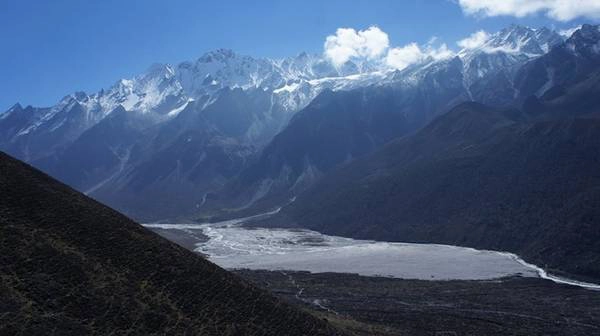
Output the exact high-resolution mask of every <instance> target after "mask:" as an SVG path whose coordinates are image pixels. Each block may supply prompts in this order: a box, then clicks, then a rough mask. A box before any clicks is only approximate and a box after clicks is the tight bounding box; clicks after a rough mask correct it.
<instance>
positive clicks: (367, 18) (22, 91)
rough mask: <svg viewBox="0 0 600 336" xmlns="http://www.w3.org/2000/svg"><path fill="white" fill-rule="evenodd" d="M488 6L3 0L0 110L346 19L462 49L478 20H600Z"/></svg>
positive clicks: (298, 40) (275, 53) (290, 42)
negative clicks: (470, 10)
mask: <svg viewBox="0 0 600 336" xmlns="http://www.w3.org/2000/svg"><path fill="white" fill-rule="evenodd" d="M527 1H528V0H525V2H527ZM556 1H561V0H556ZM465 2H477V0H466V1H465ZM484 2H485V1H484ZM517 2H518V1H517ZM463 8H464V6H463ZM487 14H488V16H486V15H485V13H484V14H483V15H481V13H480V14H479V15H466V14H465V13H464V12H463V9H462V8H461V6H460V5H459V4H458V2H457V1H454V0H402V1H399V0H389V1H388V0H369V1H362V0H353V1H348V0H346V1H341V0H328V1H326V0H321V1H311V0H303V1H269V0H263V1H247V0H245V1H230V0H220V1H199V0H171V1H158V0H105V1H99V0H98V1H92V0H89V1H82V0H53V1H48V0H38V1H34V0H3V1H2V2H1V3H0V43H1V46H2V50H1V52H0V92H1V94H0V111H4V110H6V109H8V108H9V107H10V106H11V105H12V104H14V103H16V102H20V103H21V104H23V105H34V106H49V105H52V104H54V103H56V101H57V100H59V99H60V98H61V97H63V96H65V95H67V94H69V93H71V92H74V91H86V92H95V91H98V90H99V89H101V88H105V87H109V86H110V85H112V84H113V83H114V82H115V81H116V80H118V79H119V78H127V77H131V76H133V75H135V74H137V73H140V72H142V71H144V70H145V69H146V68H147V67H148V66H149V65H151V64H152V63H156V62H163V63H178V62H180V61H184V60H193V59H195V58H197V57H199V56H200V55H201V54H202V53H204V52H206V51H208V50H212V49H216V48H230V49H233V50H234V51H236V52H238V53H241V54H248V55H252V56H257V57H261V56H264V57H283V56H292V55H295V54H298V53H300V52H302V51H308V52H314V53H322V52H323V43H324V41H325V38H326V37H327V36H328V35H331V34H334V33H335V31H336V29H337V28H341V27H349V28H355V29H357V30H359V29H366V28H368V27H369V26H372V25H376V26H378V27H379V28H380V29H381V30H382V31H384V32H386V33H387V34H388V35H389V39H390V46H400V45H406V44H408V43H411V42H416V43H418V44H425V43H426V42H427V41H428V40H429V39H430V38H431V37H433V36H436V37H437V38H438V41H441V42H445V43H447V44H448V46H449V47H450V48H454V49H458V47H457V46H456V41H457V40H459V39H462V38H465V37H466V36H468V35H470V34H471V33H473V32H475V31H477V30H480V29H483V30H486V31H489V32H494V31H496V30H499V29H501V28H503V27H505V26H507V25H509V24H511V23H518V24H523V25H529V26H533V27H538V26H548V27H556V28H558V29H564V28H570V27H573V26H575V25H578V24H580V23H582V22H591V23H597V22H598V20H597V19H589V18H587V19H586V18H574V19H572V20H565V19H564V18H562V19H561V20H562V21H558V20H556V19H554V18H549V17H548V16H552V15H545V14H544V13H542V12H536V13H533V14H529V15H526V16H523V17H520V18H519V17H516V16H513V15H510V14H509V15H501V16H492V17H490V16H489V15H495V14H494V13H492V14H490V13H487ZM501 14H502V13H501ZM515 15H521V14H519V13H517V14H515Z"/></svg>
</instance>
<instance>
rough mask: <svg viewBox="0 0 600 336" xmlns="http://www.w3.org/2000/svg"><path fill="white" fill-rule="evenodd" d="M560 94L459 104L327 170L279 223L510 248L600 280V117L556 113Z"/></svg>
mask: <svg viewBox="0 0 600 336" xmlns="http://www.w3.org/2000/svg"><path fill="white" fill-rule="evenodd" d="M565 92H571V91H569V90H566V91H565ZM561 99H562V100H563V101H566V102H568V101H569V98H568V97H567V95H563V97H562V98H561ZM553 102H554V103H553V104H554V105H552V106H553V107H554V108H553V113H552V114H551V115H549V116H539V115H538V116H536V117H535V118H534V117H532V116H531V115H530V114H531V112H524V113H519V112H518V111H508V112H500V111H496V110H494V109H491V108H488V107H485V106H483V105H480V104H475V103H469V104H464V105H461V106H459V107H457V108H456V109H454V110H453V111H451V112H449V113H448V114H446V115H444V116H442V117H440V118H438V119H436V120H434V121H433V122H432V123H431V124H430V125H428V126H427V127H425V128H424V129H423V130H421V131H420V132H418V133H417V134H415V135H413V136H409V137H405V138H402V139H399V140H397V141H395V142H393V143H390V144H389V145H387V146H386V147H385V148H384V149H382V150H380V151H378V152H376V153H374V154H373V155H370V156H367V157H366V158H364V159H360V160H356V161H355V162H353V163H350V164H348V165H346V166H344V167H342V168H340V169H338V170H336V171H334V172H333V173H331V174H329V175H328V176H326V177H325V178H323V179H322V180H321V182H319V183H318V184H317V185H316V186H315V187H314V188H311V189H310V190H308V191H307V192H306V193H304V194H303V195H301V196H300V197H298V199H297V201H296V202H295V203H293V204H291V205H289V206H288V207H286V208H284V210H283V211H282V212H281V213H280V215H279V216H278V217H276V218H275V219H274V221H275V222H277V223H278V224H280V223H288V224H289V223H292V224H294V225H299V226H304V227H308V228H311V229H316V230H319V231H322V232H326V233H331V234H338V235H344V236H352V237H360V238H372V239H381V240H394V241H406V242H433V243H446V244H455V245H464V246H473V247H478V248H486V249H497V250H508V251H512V252H516V253H519V254H521V255H523V256H524V257H525V258H526V259H528V260H530V261H534V262H536V263H538V264H540V265H542V266H546V267H549V268H551V269H553V270H555V271H556V270H559V271H564V272H568V273H571V274H577V275H580V276H588V277H591V278H595V279H600V225H599V223H600V206H599V204H600V169H598V167H600V120H599V119H596V118H593V117H590V116H583V111H584V110H581V111H580V112H581V113H580V115H579V116H575V115H571V116H565V115H564V114H563V115H562V116H559V114H558V112H557V111H559V110H561V108H559V104H558V103H556V101H555V100H553ZM538 104H539V106H537V107H538V108H542V107H544V104H549V103H546V102H544V103H542V102H539V101H538ZM563 107H565V106H563ZM563 111H567V112H573V111H574V110H569V109H566V110H563ZM587 111H589V112H593V111H592V110H589V109H588V110H587Z"/></svg>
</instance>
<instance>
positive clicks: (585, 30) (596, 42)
mask: <svg viewBox="0 0 600 336" xmlns="http://www.w3.org/2000/svg"><path fill="white" fill-rule="evenodd" d="M566 47H567V49H568V50H569V51H571V52H572V53H575V54H588V55H598V54H600V25H589V24H585V25H583V26H581V28H580V29H577V30H576V31H575V32H574V33H573V35H571V37H569V38H568V39H567V41H566Z"/></svg>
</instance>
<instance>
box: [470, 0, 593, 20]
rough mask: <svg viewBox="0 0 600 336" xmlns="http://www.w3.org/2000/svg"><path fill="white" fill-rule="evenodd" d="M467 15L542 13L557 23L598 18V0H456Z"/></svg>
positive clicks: (517, 15) (519, 15)
mask: <svg viewBox="0 0 600 336" xmlns="http://www.w3.org/2000/svg"><path fill="white" fill-rule="evenodd" d="M458 3H459V5H460V6H461V8H462V10H463V11H464V12H465V13H466V14H469V15H483V16H499V15H510V16H516V17H524V16H527V15H531V14H535V13H543V14H545V15H547V16H548V17H551V18H553V19H556V20H559V21H569V20H572V19H574V18H577V17H588V18H600V1H599V0H458Z"/></svg>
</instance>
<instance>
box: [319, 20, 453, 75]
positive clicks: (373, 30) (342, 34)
mask: <svg viewBox="0 0 600 336" xmlns="http://www.w3.org/2000/svg"><path fill="white" fill-rule="evenodd" d="M435 42H436V38H432V39H431V40H430V41H429V42H428V43H427V44H426V45H424V46H419V45H418V44H417V43H414V42H413V43H409V44H407V45H405V46H400V47H393V48H390V40H389V37H388V34H387V33H385V32H384V31H382V30H381V29H379V28H378V27H376V26H371V27H369V28H368V29H365V30H358V31H357V30H355V29H352V28H338V29H337V30H336V32H335V35H329V36H327V38H326V40H325V44H324V49H325V50H324V54H325V57H326V58H327V59H328V60H329V61H331V62H332V63H333V64H334V65H335V66H338V67H339V66H341V65H343V64H344V63H346V62H347V61H350V60H367V61H373V62H376V63H379V64H380V65H381V66H383V67H387V68H392V69H399V70H402V69H404V68H406V67H407V66H409V65H411V64H414V63H418V62H422V61H424V60H426V59H428V58H433V59H436V60H437V59H444V58H449V57H452V56H454V52H453V51H452V50H450V49H448V47H447V46H446V44H441V45H439V46H438V47H436V46H434V44H435Z"/></svg>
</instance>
